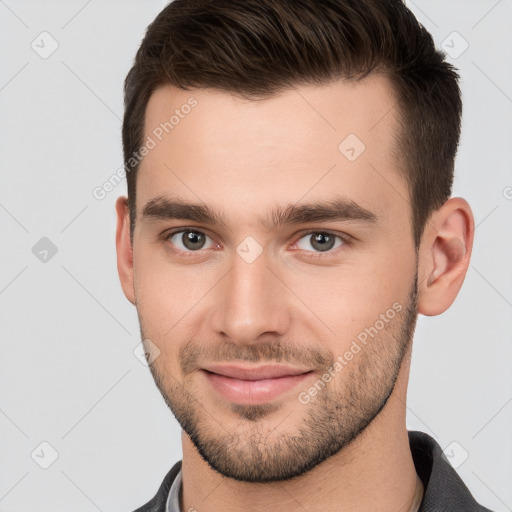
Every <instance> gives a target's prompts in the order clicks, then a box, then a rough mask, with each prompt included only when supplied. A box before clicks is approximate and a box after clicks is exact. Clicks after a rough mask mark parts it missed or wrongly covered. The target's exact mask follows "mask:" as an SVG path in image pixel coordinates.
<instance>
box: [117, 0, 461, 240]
mask: <svg viewBox="0 0 512 512" xmlns="http://www.w3.org/2000/svg"><path fill="white" fill-rule="evenodd" d="M444 59H445V54H444V53H443V52H441V51H439V50H437V49H436V48H435V45H434V41H433V39H432V36H431V35H430V33H429V32H428V31H427V30H426V29H425V28H424V27H423V26H422V25H421V24H420V23H419V22H418V21H417V20H416V18H415V17H414V15H413V13H412V12H411V11H410V10H409V9H408V8H407V7H406V6H405V4H404V3H403V1H402V0H243V1H242V0H174V1H173V2H171V3H170V4H169V5H167V6H166V7H165V8H164V9H163V10H162V11H161V12H160V13H159V14H158V16H157V17H156V18H155V20H154V21H153V22H152V23H151V24H150V25H149V26H148V28H147V31H146V34H145V36H144V39H143V41H142V43H141V46H140V48H139V50H138V51H137V55H136V57H135V61H134V64H133V67H132V68H131V69H130V71H129V73H128V75H127V77H126V80H125V87H124V94H125V113H124V120H123V130H122V134H123V152H124V165H125V170H126V176H127V184H128V204H129V210H130V233H131V236H132V238H133V231H134V227H135V213H136V210H135V197H136V194H135V191H136V177H137V170H138V163H136V164H134V163H133V159H132V161H131V162H130V158H131V156H132V155H133V154H134V153H135V152H137V150H138V149H139V148H140V147H141V145H142V143H143V138H144V121H145V113H146V107H147V104H148V101H149V98H150V96H151V94H152V93H153V91H154V90H155V89H156V88H157V87H158V86H160V85H164V84H171V85H174V86H175V87H178V88H181V89H184V90H192V89H194V88H214V89H218V90H222V91H225V92H230V93H234V94H237V95H239V96H240V97H243V98H246V99H264V98H267V97H270V96H271V95H272V94H274V93H277V92H279V91H282V90H284V89H286V88H290V87H293V86H296V85H301V84H304V85H305V84H311V85H313V84H317V85H321V84H325V83H327V82H330V81H332V80H336V79H339V78H345V79H353V80H359V79H362V78H364V77H365V76H367V75H368V74H370V73H372V72H377V73H382V74H384V75H386V76H387V77H388V78H389V80H390V83H391V85H392V88H393V92H394V94H395V96H396V98H397V105H396V106H397V109H396V112H397V119H398V126H399V127H400V129H399V132H398V133H396V134H395V140H396V146H395V147H394V148H392V150H393V153H394V155H395V156H396V160H397V166H398V168H399V170H400V172H401V175H402V177H403V178H404V179H405V182H406V183H407V185H408V188H409V197H410V201H411V208H412V222H411V224H412V231H413V237H414V241H415V245H416V248H417V247H418V246H419V243H420V240H421V235H422V233H423V230H424V227H425V223H426V222H427V220H428V218H429V217H430V215H431V214H432V212H433V211H435V210H436V209H438V208H439V207H440V206H441V205H442V204H443V203H444V202H445V201H446V200H447V199H448V198H449V197H450V194H451V187H452V182H453V171H454V161H455V155H456V152H457V146H458V143H459V137H460V124H461V115H462V100H461V93H460V89H459V85H458V80H459V76H458V74H457V72H456V69H455V68H454V67H453V66H452V65H451V64H449V63H447V62H446V61H445V60H444ZM130 163H131V164H132V165H129V164H130ZM398 200H399V199H398Z"/></svg>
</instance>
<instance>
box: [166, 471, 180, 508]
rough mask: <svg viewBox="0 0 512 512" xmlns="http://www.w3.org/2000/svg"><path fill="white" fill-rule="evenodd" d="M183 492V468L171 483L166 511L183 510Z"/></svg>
mask: <svg viewBox="0 0 512 512" xmlns="http://www.w3.org/2000/svg"><path fill="white" fill-rule="evenodd" d="M180 494H181V469H180V471H179V473H178V474H177V475H176V478H175V479H174V482H173V483H172V485H171V489H170V491H169V496H168V497H167V504H166V508H165V510H166V512H181V506H180Z"/></svg>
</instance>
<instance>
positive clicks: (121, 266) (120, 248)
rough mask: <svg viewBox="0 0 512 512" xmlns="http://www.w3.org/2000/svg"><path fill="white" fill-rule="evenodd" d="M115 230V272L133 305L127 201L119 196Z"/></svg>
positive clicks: (131, 250)
mask: <svg viewBox="0 0 512 512" xmlns="http://www.w3.org/2000/svg"><path fill="white" fill-rule="evenodd" d="M116 214H117V228H116V250H117V271H118V274H119V279H120V281H121V287H122V289H123V292H124V294H125V296H126V298H127V299H128V300H129V301H130V302H131V303H132V304H135V288H134V281H133V248H132V243H131V240H130V216H129V210H128V200H127V198H126V197H124V196H121V197H118V198H117V200H116Z"/></svg>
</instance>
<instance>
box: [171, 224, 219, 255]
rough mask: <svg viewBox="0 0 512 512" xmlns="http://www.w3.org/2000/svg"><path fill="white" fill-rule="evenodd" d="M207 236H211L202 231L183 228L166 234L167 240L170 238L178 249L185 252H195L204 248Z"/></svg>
mask: <svg viewBox="0 0 512 512" xmlns="http://www.w3.org/2000/svg"><path fill="white" fill-rule="evenodd" d="M207 238H209V237H208V236H207V235H206V234H205V233H203V232H202V231H196V230H192V229H182V230H181V231H175V232H173V233H169V235H167V236H166V240H169V241H170V242H171V243H172V244H173V245H174V246H175V247H176V248H177V249H178V250H180V251H183V252H195V251H199V250H201V249H204V247H205V244H206V240H207Z"/></svg>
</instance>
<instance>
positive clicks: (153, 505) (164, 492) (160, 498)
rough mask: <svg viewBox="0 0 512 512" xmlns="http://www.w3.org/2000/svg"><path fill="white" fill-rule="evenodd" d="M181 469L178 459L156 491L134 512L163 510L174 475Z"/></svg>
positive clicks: (160, 511)
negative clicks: (151, 497)
mask: <svg viewBox="0 0 512 512" xmlns="http://www.w3.org/2000/svg"><path fill="white" fill-rule="evenodd" d="M180 469H181V460H180V461H178V462H177V463H176V464H175V465H174V466H173V467H172V468H171V469H170V471H169V472H168V473H167V474H166V475H165V477H164V480H163V482H162V483H161V484H160V487H159V488H158V491H157V493H156V494H155V496H154V497H153V499H151V500H150V501H148V502H147V503H146V504H145V505H142V507H139V508H138V509H137V510H135V511H134V512H165V507H166V502H167V496H168V495H169V491H170V489H171V485H172V483H173V482H174V479H175V478H176V475H177V474H178V473H179V471H180Z"/></svg>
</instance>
